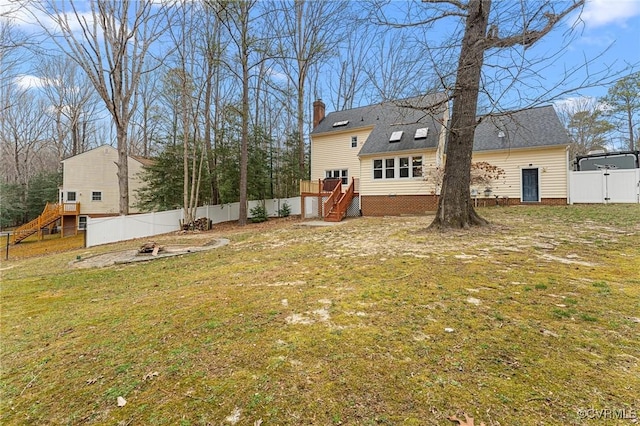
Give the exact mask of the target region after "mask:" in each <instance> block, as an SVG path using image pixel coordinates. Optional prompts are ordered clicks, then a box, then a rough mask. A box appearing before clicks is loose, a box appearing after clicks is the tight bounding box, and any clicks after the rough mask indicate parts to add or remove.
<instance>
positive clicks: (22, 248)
mask: <svg viewBox="0 0 640 426" xmlns="http://www.w3.org/2000/svg"><path fill="white" fill-rule="evenodd" d="M82 247H84V235H83V234H79V235H74V236H70V237H64V238H61V237H60V234H53V235H45V236H44V237H43V239H42V240H39V239H38V236H37V235H32V236H30V237H29V238H27V239H25V240H22V241H21V242H20V243H18V244H16V245H13V244H10V245H9V260H16V259H27V258H30V257H39V256H46V255H49V254H53V253H64V252H68V251H70V250H74V249H79V248H82ZM5 255H6V236H5V237H4V239H3V240H2V259H3V260H4V259H5Z"/></svg>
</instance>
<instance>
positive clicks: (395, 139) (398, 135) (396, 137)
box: [389, 130, 404, 142]
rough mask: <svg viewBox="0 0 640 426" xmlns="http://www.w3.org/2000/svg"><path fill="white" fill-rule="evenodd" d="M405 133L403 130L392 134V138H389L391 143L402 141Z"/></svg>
mask: <svg viewBox="0 0 640 426" xmlns="http://www.w3.org/2000/svg"><path fill="white" fill-rule="evenodd" d="M403 133H404V132H403V131H402V130H398V131H396V132H393V133H391V137H390V138H389V142H400V139H402V134H403Z"/></svg>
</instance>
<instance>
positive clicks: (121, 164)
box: [116, 124, 129, 215]
mask: <svg viewBox="0 0 640 426" xmlns="http://www.w3.org/2000/svg"><path fill="white" fill-rule="evenodd" d="M116 139H117V140H118V188H119V190H120V203H119V204H120V206H119V207H120V214H121V215H127V214H129V162H128V160H129V150H128V144H127V131H126V125H125V124H119V125H118V128H117V129H116Z"/></svg>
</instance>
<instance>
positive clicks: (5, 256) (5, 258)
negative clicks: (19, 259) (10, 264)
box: [4, 232, 9, 260]
mask: <svg viewBox="0 0 640 426" xmlns="http://www.w3.org/2000/svg"><path fill="white" fill-rule="evenodd" d="M4 260H9V233H8V232H7V252H6V254H5V255H4Z"/></svg>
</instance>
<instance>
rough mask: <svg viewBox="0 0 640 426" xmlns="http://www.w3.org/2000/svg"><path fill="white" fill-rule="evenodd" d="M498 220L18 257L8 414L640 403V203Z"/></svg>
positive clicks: (494, 214)
mask: <svg viewBox="0 0 640 426" xmlns="http://www.w3.org/2000/svg"><path fill="white" fill-rule="evenodd" d="M480 212H481V214H482V215H484V216H485V217H487V218H488V219H490V220H491V221H492V222H493V223H494V225H493V226H491V227H487V228H482V229H474V230H471V231H468V232H449V233H444V234H440V233H431V232H425V231H424V229H425V228H426V227H427V225H428V224H429V222H430V219H431V218H429V217H417V218H407V217H403V218H359V219H354V220H348V221H346V222H345V223H343V224H341V225H339V226H335V227H328V228H306V227H298V226H296V222H295V221H287V222H278V223H277V224H276V225H272V226H270V227H269V226H265V227H261V228H254V227H253V226H254V225H250V226H248V227H247V228H245V229H236V228H220V229H217V230H214V231H213V232H212V233H204V234H199V235H197V236H193V238H194V239H196V238H197V239H198V240H199V241H200V240H201V241H206V240H208V239H212V238H215V237H220V236H223V237H225V238H229V239H230V240H231V244H229V245H228V246H225V247H222V248H219V249H215V250H212V251H208V252H202V253H197V254H191V255H187V256H182V257H176V258H166V259H160V260H157V261H154V262H149V263H141V264H131V265H117V266H112V267H107V268H102V269H88V270H86V269H84V270H75V269H70V268H69V267H68V263H69V262H70V261H73V260H74V259H75V258H76V256H79V255H81V256H90V255H93V254H98V253H104V252H106V251H109V250H111V251H113V250H121V249H124V248H132V247H137V245H138V243H135V242H133V243H121V244H118V245H111V246H103V247H96V248H92V249H78V250H72V251H68V252H65V253H55V254H53V253H52V254H48V255H47V256H46V257H38V258H29V259H19V260H10V261H9V262H5V263H3V266H2V269H3V271H2V273H3V276H2V289H1V296H2V300H1V304H2V305H1V307H2V311H1V315H2V318H1V319H2V325H1V330H0V331H1V334H0V338H1V341H2V348H1V356H2V371H1V376H0V401H1V402H0V404H1V405H0V413H1V414H0V416H1V417H0V422H1V423H2V424H25V423H28V424H45V423H46V424H80V423H85V424H149V425H175V424H181V425H206V424H234V422H237V423H235V424H242V425H253V424H255V422H256V421H258V420H259V419H262V424H266V425H270V424H279V425H302V424H305V425H307V424H309V425H310V424H317V425H331V424H336V425H337V424H350V425H351V424H359V425H385V424H387V425H390V424H408V425H411V424H415V425H425V424H426V425H449V424H451V422H449V421H448V420H447V419H446V418H447V416H450V415H453V414H456V413H457V414H458V415H459V416H460V413H461V411H465V412H467V413H469V414H471V415H472V416H473V417H475V419H476V424H479V423H480V421H483V422H485V423H486V424H487V425H542V424H566V425H581V424H585V423H587V422H588V420H585V419H584V418H581V416H580V413H589V412H588V411H580V410H590V409H594V410H607V409H608V410H626V413H638V412H639V410H640V407H639V400H638V389H640V366H639V363H640V318H638V317H640V275H639V274H638V271H639V270H640V206H571V207H568V206H567V207H540V208H538V207H526V208H521V207H513V208H506V209H505V208H486V209H481V210H480ZM190 238H191V237H190V236H188V235H187V236H185V235H180V236H176V235H167V236H164V237H158V238H157V239H156V240H158V241H159V242H162V241H167V242H169V241H171V242H174V241H176V240H177V239H180V241H182V242H183V243H184V242H185V241H188V240H189V239H190ZM119 396H121V397H123V398H125V399H126V400H127V404H126V405H125V406H124V407H118V406H117V398H118V397H119ZM633 410H635V411H633ZM591 413H593V412H591ZM593 422H596V420H593ZM620 422H621V423H615V421H614V422H611V424H629V423H630V422H629V421H628V420H627V421H624V422H623V421H620Z"/></svg>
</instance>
